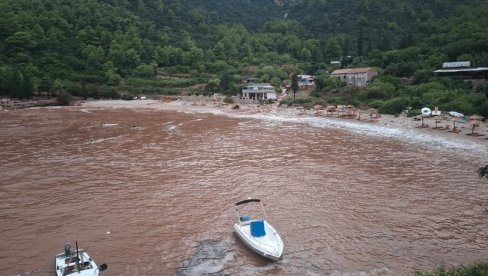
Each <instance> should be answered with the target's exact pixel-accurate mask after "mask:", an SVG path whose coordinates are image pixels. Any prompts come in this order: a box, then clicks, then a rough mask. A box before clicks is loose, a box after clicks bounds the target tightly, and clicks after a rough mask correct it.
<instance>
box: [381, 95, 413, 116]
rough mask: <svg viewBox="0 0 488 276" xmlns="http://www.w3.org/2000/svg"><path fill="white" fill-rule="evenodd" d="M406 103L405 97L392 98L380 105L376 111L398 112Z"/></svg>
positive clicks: (384, 112)
mask: <svg viewBox="0 0 488 276" xmlns="http://www.w3.org/2000/svg"><path fill="white" fill-rule="evenodd" d="M407 105H408V101H407V100H406V99H405V98H394V99H391V100H389V101H387V102H386V103H385V104H384V105H382V106H381V107H380V108H379V109H378V111H379V112H380V113H383V114H399V113H401V112H402V111H403V110H405V108H406V107H407Z"/></svg>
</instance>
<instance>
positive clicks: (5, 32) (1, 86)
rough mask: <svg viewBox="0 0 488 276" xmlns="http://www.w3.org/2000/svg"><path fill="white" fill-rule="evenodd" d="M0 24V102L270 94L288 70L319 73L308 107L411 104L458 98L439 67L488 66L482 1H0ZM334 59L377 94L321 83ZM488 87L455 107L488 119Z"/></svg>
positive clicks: (487, 22)
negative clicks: (259, 86) (256, 83)
mask: <svg viewBox="0 0 488 276" xmlns="http://www.w3.org/2000/svg"><path fill="white" fill-rule="evenodd" d="M0 15H1V16H0V95H2V96H8V97H20V98H29V97H31V96H33V95H46V94H57V93H61V92H63V93H67V94H70V95H74V96H82V97H111V98H116V97H120V96H122V95H127V96H128V97H131V96H133V95H136V94H139V93H146V94H147V93H159V94H176V93H182V90H181V88H182V87H186V88H187V89H185V90H183V91H185V93H204V94H210V93H213V92H223V93H225V94H234V93H236V92H237V91H238V87H239V81H240V80H241V79H242V78H244V77H245V76H247V75H252V76H254V77H257V78H259V79H260V80H262V81H267V82H271V83H273V84H274V85H275V86H276V87H278V85H279V83H280V82H281V81H282V80H285V79H288V78H289V77H290V74H291V73H293V72H296V73H306V74H317V75H319V76H320V78H319V87H318V88H317V90H316V91H315V93H313V94H312V96H313V97H315V100H322V101H353V100H354V101H356V102H355V103H358V104H370V103H372V105H376V106H382V105H385V104H386V103H388V102H389V101H391V100H394V99H397V98H401V99H403V100H402V104H401V105H405V104H408V105H414V106H416V105H417V104H422V103H425V97H423V94H424V93H434V92H433V88H432V87H435V89H436V91H437V90H439V91H441V90H449V91H454V92H452V93H454V94H456V95H458V94H459V95H461V94H462V95H465V94H466V93H465V92H462V93H461V92H459V91H461V90H462V91H465V88H464V87H462V85H460V84H458V83H448V82H446V81H445V80H444V81H436V80H432V70H433V69H437V68H439V67H441V65H442V62H445V61H456V60H469V61H471V62H472V63H473V64H475V65H476V66H488V46H487V45H488V31H487V30H486V29H487V28H486V26H488V7H487V5H486V4H485V3H484V1H483V0H465V1H456V0H446V1H441V0H427V1H419V0H398V1H387V0H289V1H272V0H269V1H267V0H227V1H219V0H186V1H183V0H83V1H82V0H3V1H1V2H0ZM346 57H349V58H346ZM333 60H342V65H343V66H375V67H377V68H378V69H379V70H380V73H381V74H380V75H381V76H382V77H380V78H379V79H378V81H377V83H378V84H377V87H375V86H373V87H372V88H368V89H367V90H366V91H356V92H354V91H353V92H351V91H346V90H347V89H351V88H348V87H342V86H341V85H340V84H338V83H335V82H334V81H333V80H331V79H330V78H329V77H328V75H327V72H328V71H329V70H331V69H332V68H331V67H330V61H333ZM405 78H408V79H410V80H411V82H410V84H408V85H405V83H404V82H400V81H399V80H400V79H405ZM194 85H198V88H191V87H194ZM202 85H203V86H202ZM421 85H424V86H426V85H430V86H429V87H430V88H419V87H421ZM195 87H197V86H195ZM378 87H380V88H378ZM372 89H373V90H374V89H376V90H378V89H380V90H381V93H377V91H376V92H374V93H373V92H371V93H369V90H372ZM486 90H487V89H486V87H481V88H479V89H478V90H477V91H478V94H476V97H477V98H476V101H474V102H473V101H471V100H472V99H471V98H470V99H471V100H470V101H471V102H469V104H467V105H466V104H465V103H466V101H467V100H462V102H463V104H462V105H463V106H454V107H457V109H459V110H464V111H465V112H479V113H485V114H487V115H488V102H486ZM466 91H468V90H466ZM334 93H335V94H334ZM436 93H437V92H436ZM480 93H481V94H480ZM345 95H353V96H351V97H346V96H345ZM413 95H414V96H413ZM471 96H472V97H474V96H473V95H471ZM463 97H465V96H463ZM434 98H436V97H434ZM450 98H451V99H452V97H450ZM454 98H456V99H458V98H459V97H458V96H456V97H454ZM305 101H314V99H313V98H312V99H306V100H305ZM446 101H447V100H446ZM447 102H449V103H452V100H449V101H447ZM441 104H442V103H441ZM483 104H486V110H485V109H483V107H482V106H483ZM457 105H459V104H457Z"/></svg>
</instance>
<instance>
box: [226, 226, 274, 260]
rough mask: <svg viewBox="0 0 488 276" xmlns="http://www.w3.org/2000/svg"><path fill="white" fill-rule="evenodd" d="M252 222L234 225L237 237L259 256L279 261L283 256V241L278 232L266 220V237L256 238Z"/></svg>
mask: <svg viewBox="0 0 488 276" xmlns="http://www.w3.org/2000/svg"><path fill="white" fill-rule="evenodd" d="M250 225H251V221H246V222H241V223H238V224H234V231H235V233H236V234H237V236H238V237H239V238H240V239H241V240H242V242H244V244H246V246H247V247H249V248H250V249H251V250H252V251H254V252H255V253H257V254H258V255H260V256H262V257H264V258H267V259H270V260H272V261H277V260H279V259H281V256H282V254H283V241H282V240H281V237H280V235H279V234H278V232H276V230H275V229H274V228H273V226H271V225H270V224H269V223H268V222H267V221H265V220H264V227H265V235H263V236H260V237H254V236H253V235H252V234H251V230H250Z"/></svg>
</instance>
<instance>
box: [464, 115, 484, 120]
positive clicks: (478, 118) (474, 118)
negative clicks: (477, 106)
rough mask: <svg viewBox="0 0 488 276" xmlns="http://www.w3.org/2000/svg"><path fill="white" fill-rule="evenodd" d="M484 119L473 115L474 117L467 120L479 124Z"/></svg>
mask: <svg viewBox="0 0 488 276" xmlns="http://www.w3.org/2000/svg"><path fill="white" fill-rule="evenodd" d="M484 118H485V117H483V116H480V115H477V114H475V115H472V116H469V118H468V120H470V121H478V122H481V121H482V120H483V119H484Z"/></svg>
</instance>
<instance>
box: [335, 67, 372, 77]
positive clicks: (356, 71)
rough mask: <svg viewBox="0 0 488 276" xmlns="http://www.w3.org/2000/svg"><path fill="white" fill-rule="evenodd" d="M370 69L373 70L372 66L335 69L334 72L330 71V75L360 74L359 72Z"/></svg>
mask: <svg viewBox="0 0 488 276" xmlns="http://www.w3.org/2000/svg"><path fill="white" fill-rule="evenodd" d="M371 70H374V69H373V67H364V68H349V69H337V70H334V72H332V73H331V75H340V74H360V73H368V72H369V71H371Z"/></svg>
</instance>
